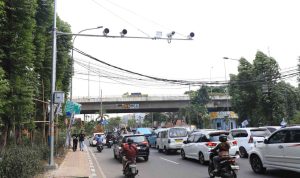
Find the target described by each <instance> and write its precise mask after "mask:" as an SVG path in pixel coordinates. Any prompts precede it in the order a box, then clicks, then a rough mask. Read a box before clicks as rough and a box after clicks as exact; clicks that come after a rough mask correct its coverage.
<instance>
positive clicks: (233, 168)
mask: <svg viewBox="0 0 300 178" xmlns="http://www.w3.org/2000/svg"><path fill="white" fill-rule="evenodd" d="M231 169H232V170H239V169H240V166H231Z"/></svg>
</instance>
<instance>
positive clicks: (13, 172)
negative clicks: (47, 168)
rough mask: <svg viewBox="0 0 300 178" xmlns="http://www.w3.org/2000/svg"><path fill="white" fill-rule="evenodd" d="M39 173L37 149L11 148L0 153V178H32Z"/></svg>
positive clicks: (40, 166) (38, 153) (40, 165)
mask: <svg viewBox="0 0 300 178" xmlns="http://www.w3.org/2000/svg"><path fill="white" fill-rule="evenodd" d="M41 171H42V164H41V152H40V151H38V150H37V148H33V147H29V146H12V147H10V148H7V149H6V150H5V151H4V152H3V153H2V161H1V162H0V178H15V177H22V178H27V177H33V176H34V175H36V174H38V173H40V172H41Z"/></svg>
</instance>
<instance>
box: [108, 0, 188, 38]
mask: <svg viewBox="0 0 300 178" xmlns="http://www.w3.org/2000/svg"><path fill="white" fill-rule="evenodd" d="M105 1H106V2H108V3H110V4H112V5H114V6H116V7H118V8H120V9H123V10H125V11H128V12H130V13H131V14H133V15H135V16H137V17H140V18H142V19H145V20H147V21H148V22H151V23H153V24H155V25H157V26H160V27H162V28H164V29H166V30H169V31H173V30H171V29H170V28H168V27H166V26H164V25H162V24H160V23H157V22H155V21H154V20H152V19H150V18H147V17H145V16H142V15H140V14H138V13H136V12H134V11H133V10H130V9H128V8H125V7H123V6H121V5H119V4H116V3H115V2H112V1H109V0H105ZM176 34H178V35H180V36H182V37H186V35H183V34H182V33H178V32H177V31H176Z"/></svg>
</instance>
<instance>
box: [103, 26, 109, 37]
mask: <svg viewBox="0 0 300 178" xmlns="http://www.w3.org/2000/svg"><path fill="white" fill-rule="evenodd" d="M108 33H109V29H108V28H105V29H104V30H103V35H104V36H106V35H107V34H108Z"/></svg>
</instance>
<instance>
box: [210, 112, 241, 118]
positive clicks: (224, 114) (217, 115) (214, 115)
mask: <svg viewBox="0 0 300 178" xmlns="http://www.w3.org/2000/svg"><path fill="white" fill-rule="evenodd" d="M209 115H210V118H211V119H217V118H226V117H228V118H234V119H237V118H238V115H237V114H236V113H235V112H233V111H220V112H210V113H209Z"/></svg>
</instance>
